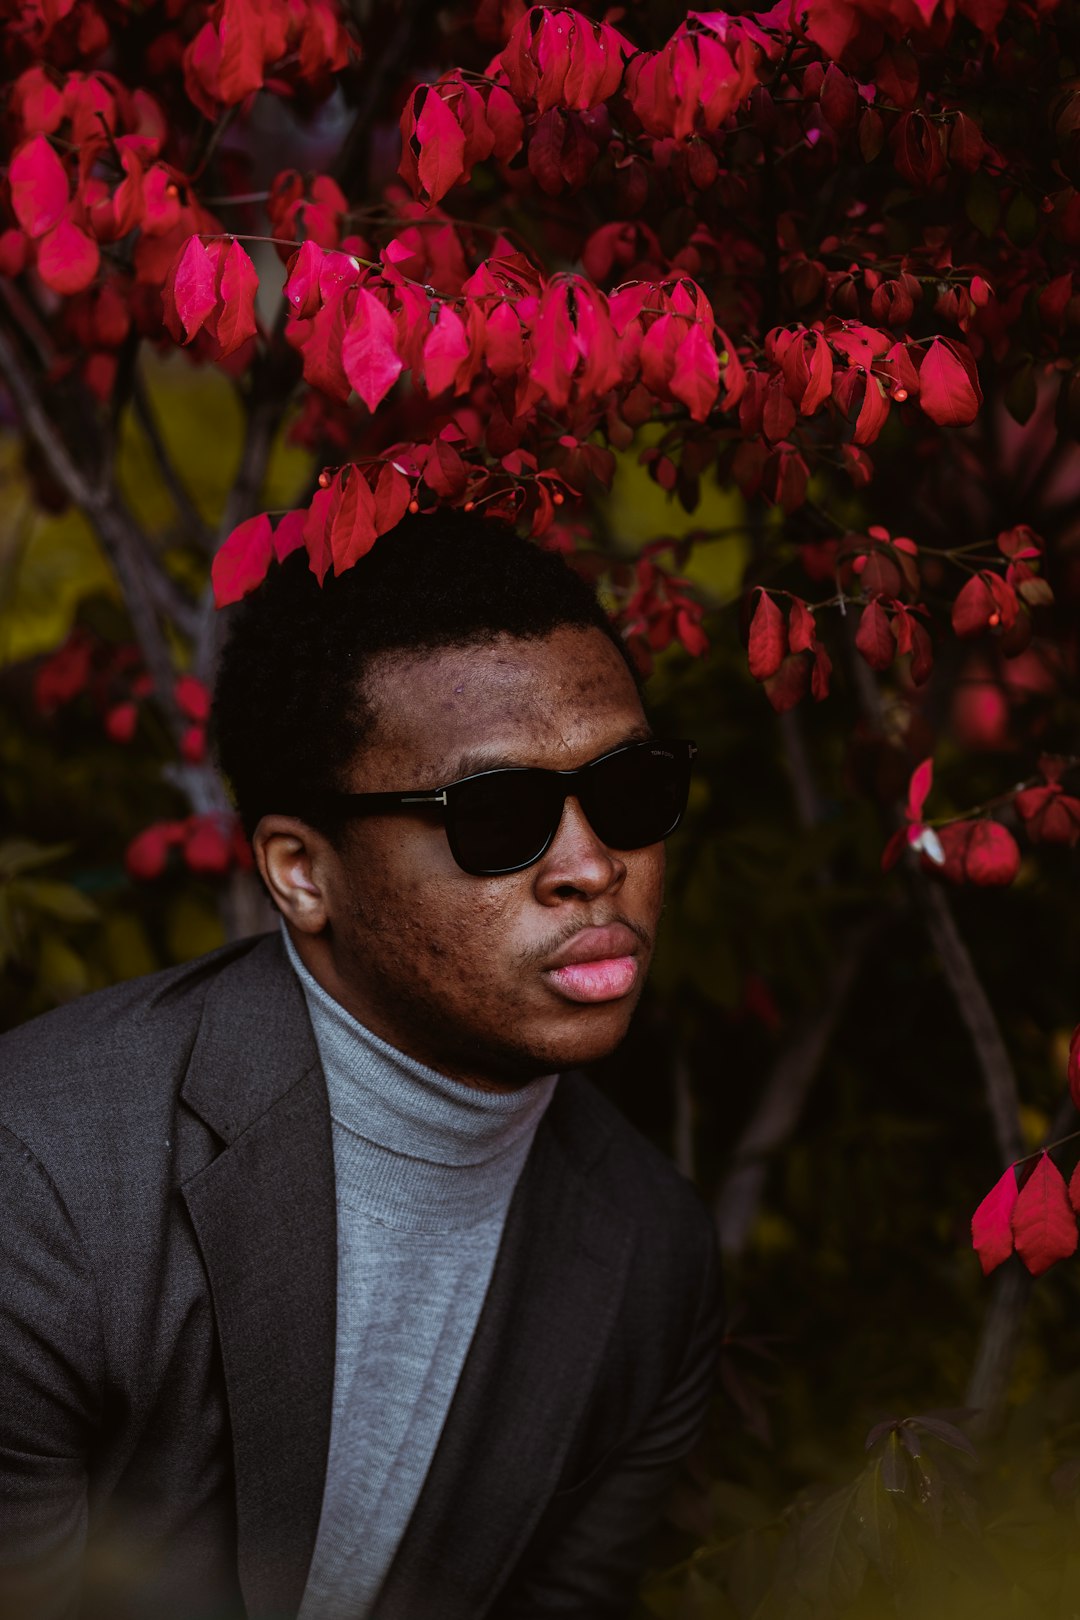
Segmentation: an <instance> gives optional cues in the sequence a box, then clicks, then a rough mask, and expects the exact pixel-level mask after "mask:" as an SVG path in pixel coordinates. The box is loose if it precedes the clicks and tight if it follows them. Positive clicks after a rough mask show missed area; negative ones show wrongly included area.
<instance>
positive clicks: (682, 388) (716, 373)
mask: <svg viewBox="0 0 1080 1620" xmlns="http://www.w3.org/2000/svg"><path fill="white" fill-rule="evenodd" d="M669 386H670V388H671V392H672V393H673V394H674V395H675V398H676V399H681V400H682V402H683V404H684V405H687V406H689V409H690V415H691V416H692V417H693V419H694V421H695V422H704V421H705V420H706V418H707V417H708V415H709V412H710V411H711V410H712V408H713V406H714V405H715V404H716V396H717V393H718V392H719V388H720V361H719V359H718V357H717V353H716V348H715V345H714V344H713V341H712V338H710V337H708V336H707V335H706V333H705V330H704V328H703V327H702V325H701V323H700V322H699V321H695V322H694V323H693V324H692V326H691V327H690V330H689V331H688V332H687V334H686V336H685V337H684V338H683V340H682V342H681V343H680V344H679V346H678V348H677V349H676V350H675V369H674V371H673V372H672V374H671V382H670V384H669Z"/></svg>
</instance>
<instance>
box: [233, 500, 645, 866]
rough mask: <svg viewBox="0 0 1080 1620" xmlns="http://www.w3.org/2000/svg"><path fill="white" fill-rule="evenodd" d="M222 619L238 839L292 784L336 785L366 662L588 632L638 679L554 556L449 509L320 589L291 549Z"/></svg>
mask: <svg viewBox="0 0 1080 1620" xmlns="http://www.w3.org/2000/svg"><path fill="white" fill-rule="evenodd" d="M226 612H227V614H228V616H229V623H228V638H227V641H226V644H225V647H224V650H223V653H222V657H221V662H220V666H219V670H218V676H217V682H216V688H215V693H214V706H213V720H212V731H213V738H214V745H215V748H216V751H217V756H218V762H219V764H220V766H221V769H222V771H223V772H224V774H225V776H226V777H227V778H228V781H229V783H230V785H231V787H232V791H233V796H234V798H235V800H236V804H237V808H238V810H239V812H240V817H241V820H242V822H243V824H244V830H245V832H246V833H247V834H248V836H249V837H250V836H251V834H252V833H253V831H254V829H255V827H256V825H257V824H258V822H259V819H260V817H261V816H263V815H267V814H270V813H271V812H273V811H274V810H279V809H281V808H282V807H283V806H284V805H286V804H288V803H290V802H295V799H296V794H297V788H298V785H300V784H302V785H303V788H304V791H305V793H307V792H312V793H314V794H318V793H320V792H323V791H326V790H332V789H335V788H341V787H343V786H344V785H345V772H346V771H347V769H348V767H349V766H350V765H351V764H352V762H353V761H354V760H355V759H356V757H357V755H358V753H359V752H360V750H361V748H362V747H363V745H364V741H365V734H366V729H367V726H368V724H369V722H370V712H369V710H368V707H367V704H366V702H365V700H364V695H363V691H362V682H363V678H364V675H365V673H366V671H367V669H368V667H369V665H370V663H371V661H372V660H373V659H374V658H376V657H378V656H379V655H380V654H384V653H389V652H397V651H408V652H418V651H420V652H422V651H428V650H434V649H435V648H437V647H452V646H469V645H474V646H475V645H479V644H482V643H484V642H488V641H490V640H491V638H492V637H493V636H495V635H498V634H500V633H504V634H508V635H512V636H520V637H523V638H526V639H528V638H535V637H541V636H547V635H550V634H551V633H552V632H553V631H555V630H558V629H560V628H562V627H564V626H574V627H579V628H582V629H597V630H600V631H602V632H603V633H604V635H606V636H608V637H609V639H610V640H611V641H612V642H614V644H615V645H616V646H617V647H618V649H619V651H620V652H621V653H622V655H623V657H624V659H625V660H626V663H627V666H628V668H629V669H630V671H631V673H632V674H633V675H634V678H635V681H636V680H637V679H638V676H637V672H636V670H635V669H634V664H633V660H632V659H631V657H630V654H629V652H628V650H627V648H626V646H625V644H624V642H623V640H622V638H621V637H620V636H619V634H618V633H617V631H616V630H615V628H614V627H613V625H612V623H611V620H610V619H609V618H608V615H607V614H606V613H605V611H604V609H603V607H602V605H601V603H600V602H599V601H598V600H597V597H596V593H595V591H594V589H593V587H592V586H591V585H590V584H589V583H588V582H587V581H586V580H585V579H584V578H583V577H582V576H581V575H580V574H579V573H576V572H575V571H574V569H573V568H571V567H570V566H569V565H568V564H567V563H566V562H565V561H564V560H563V558H562V557H561V556H559V555H558V554H556V553H554V552H551V551H545V550H542V549H541V548H540V547H539V546H537V545H536V544H535V543H533V542H532V541H530V540H524V539H522V538H521V536H520V535H518V534H517V533H516V532H515V531H514V530H513V529H512V528H511V527H510V526H509V525H508V524H506V523H503V522H501V521H499V520H497V519H493V518H485V517H484V516H483V515H482V514H480V513H467V512H462V511H459V510H456V509H454V508H444V509H441V510H439V511H437V512H434V513H431V514H423V513H417V514H415V515H409V516H406V517H405V518H403V519H402V521H401V522H400V523H399V524H398V525H397V527H396V528H394V529H392V530H390V531H389V532H388V533H387V534H384V535H382V536H381V537H380V538H379V539H378V540H377V541H376V542H375V545H374V546H373V547H372V549H371V551H369V552H368V554H367V555H366V556H365V557H363V558H361V560H360V561H359V562H358V563H356V564H355V565H354V566H353V567H352V568H349V569H347V570H346V571H345V572H344V573H342V574H340V575H338V576H334V575H332V574H328V575H327V577H326V579H325V581H324V583H323V585H322V586H321V587H320V586H319V583H318V581H317V580H316V578H315V576H314V575H313V574H312V573H311V570H310V568H309V566H308V558H307V553H306V552H305V551H304V550H303V549H300V550H299V551H296V552H294V553H293V554H292V555H291V556H289V557H287V558H286V559H285V561H284V562H283V563H275V564H273V565H271V568H270V572H269V574H268V575H267V577H266V579H265V580H264V581H263V583H262V584H261V585H259V586H258V588H257V589H256V590H255V591H253V592H252V594H251V595H250V596H247V597H245V598H244V600H243V601H242V602H239V603H237V604H236V606H235V607H232V608H229V609H227V610H226ZM320 825H321V823H320ZM324 830H325V831H326V832H328V833H330V834H331V835H333V834H334V833H335V832H336V831H337V829H336V828H335V827H332V826H330V825H326V826H325V827H324Z"/></svg>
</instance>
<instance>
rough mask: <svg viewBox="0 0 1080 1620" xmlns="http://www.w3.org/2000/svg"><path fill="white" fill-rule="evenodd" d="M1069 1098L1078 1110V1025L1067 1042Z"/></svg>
mask: <svg viewBox="0 0 1080 1620" xmlns="http://www.w3.org/2000/svg"><path fill="white" fill-rule="evenodd" d="M1069 1096H1070V1097H1071V1098H1072V1100H1073V1105H1074V1106H1075V1107H1076V1108H1080V1024H1078V1025H1077V1026H1076V1028H1075V1029H1074V1030H1073V1032H1072V1040H1071V1041H1070V1042H1069Z"/></svg>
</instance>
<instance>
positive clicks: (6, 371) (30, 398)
mask: <svg viewBox="0 0 1080 1620" xmlns="http://www.w3.org/2000/svg"><path fill="white" fill-rule="evenodd" d="M0 375H2V376H3V378H4V381H5V382H6V384H7V387H8V390H9V392H10V394H11V397H12V400H13V401H14V404H15V407H16V409H17V411H18V412H19V415H20V416H21V417H22V420H23V424H24V426H25V428H26V432H27V434H28V436H29V438H30V439H31V440H32V441H33V443H34V444H35V446H36V447H37V449H38V451H39V452H40V454H41V456H42V458H43V459H44V461H45V462H46V463H47V465H48V468H49V471H50V472H51V473H52V475H53V477H54V478H55V479H56V481H57V483H58V484H59V485H60V487H61V489H62V490H63V491H64V494H65V495H66V496H67V498H68V500H69V501H70V502H71V503H72V505H73V506H78V507H81V508H82V510H83V511H84V512H85V513H86V516H87V517H88V519H89V520H90V523H91V524H92V526H93V528H94V532H95V533H96V535H97V536H98V539H99V540H100V541H101V545H102V548H103V550H104V551H105V554H106V556H107V557H108V559H109V562H110V564H111V565H112V568H113V571H114V572H115V574H116V577H117V580H118V581H119V584H120V588H121V590H122V592H123V594H124V601H125V603H126V606H127V610H128V613H129V614H130V616H131V622H132V627H133V629H134V632H135V639H136V641H137V642H138V644H139V649H140V651H141V652H142V655H143V661H144V662H145V664H146V668H147V671H148V673H149V675H150V677H151V679H152V680H153V682H154V685H155V687H156V689H157V696H158V701H159V703H160V705H161V708H162V710H163V712H164V714H165V717H166V721H167V723H168V725H169V727H170V729H171V731H172V733H173V735H174V737H176V738H177V739H178V740H179V738H180V736H181V735H182V733H183V730H184V729H185V725H186V722H185V721H184V719H183V717H182V716H181V714H180V712H179V710H178V709H177V707H176V702H175V699H174V697H173V686H174V684H175V681H176V673H177V672H176V668H175V665H174V663H173V658H172V654H171V652H170V650H169V644H168V641H167V640H166V638H165V635H164V633H163V631H162V628H161V625H160V623H159V622H158V617H157V600H156V598H157V597H158V596H159V595H160V589H159V588H158V587H156V586H155V585H154V584H152V583H151V581H150V578H149V577H148V573H147V569H146V547H145V541H144V538H143V536H142V535H141V534H140V532H139V530H138V528H137V526H136V524H135V522H134V519H133V518H132V517H131V514H130V513H129V512H128V511H127V509H126V508H125V507H124V505H123V503H122V502H121V501H120V500H119V498H118V497H117V495H116V494H115V492H114V491H113V490H111V489H109V488H104V487H102V486H101V485H100V484H96V483H93V482H91V480H90V479H89V478H88V477H87V475H86V473H85V472H84V471H83V469H82V467H81V466H80V465H79V464H78V462H77V461H76V460H75V459H74V457H73V456H72V455H71V453H70V451H69V450H68V447H67V445H66V444H65V443H64V441H63V439H62V438H61V436H60V434H59V433H58V432H57V430H56V428H55V427H54V425H53V423H52V421H51V419H50V417H49V414H48V412H47V411H46V409H45V406H44V404H43V403H42V400H41V398H40V396H39V394H38V392H37V389H36V388H35V386H34V383H33V381H32V380H31V377H30V375H29V373H28V372H27V370H26V368H25V367H24V365H23V363H22V361H21V359H20V358H19V354H18V352H17V350H16V348H15V345H14V344H13V343H12V341H11V339H10V338H9V336H8V334H7V333H6V332H4V331H3V330H0Z"/></svg>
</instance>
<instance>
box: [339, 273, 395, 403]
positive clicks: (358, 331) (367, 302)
mask: <svg viewBox="0 0 1080 1620" xmlns="http://www.w3.org/2000/svg"><path fill="white" fill-rule="evenodd" d="M341 359H342V363H343V365H344V367H345V375H346V377H348V379H349V381H350V383H351V384H352V386H353V387H354V388H355V389H356V392H357V393H358V394H359V395H360V398H361V399H362V400H363V402H364V404H365V405H366V406H367V408H368V410H369V411H373V410H374V409H375V407H376V406H377V405H378V404H379V402H380V400H382V399H385V397H386V395H387V394H388V393H389V391H390V389H391V388H392V387H393V386H394V383H395V382H396V381H397V379H398V377H399V375H400V373H401V359H400V357H399V356H398V353H397V350H396V349H395V348H394V321H393V317H392V316H391V314H390V311H389V310H388V309H387V308H386V305H385V304H381V303H380V302H379V300H378V299H377V298H376V297H375V296H374V294H373V293H369V292H368V291H367V289H366V288H364V287H360V288H359V289H358V290H357V294H356V307H355V309H354V310H353V314H352V318H351V319H350V321H349V324H348V327H347V329H346V332H345V340H344V343H343V344H342V349H341Z"/></svg>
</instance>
